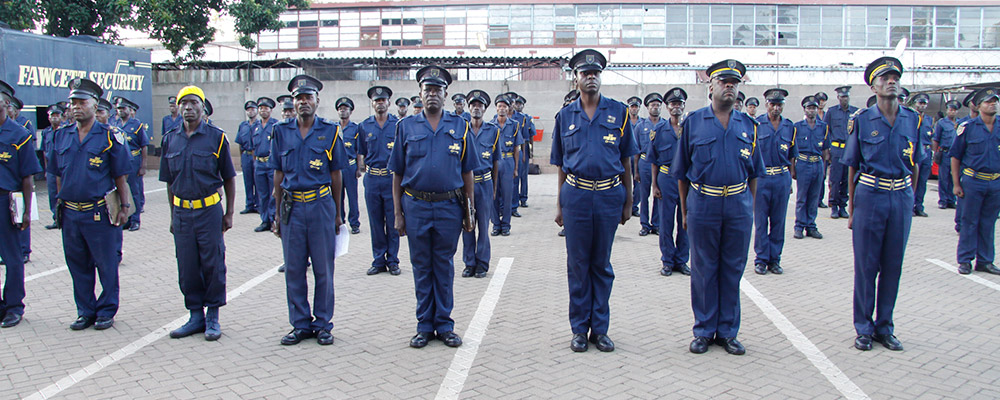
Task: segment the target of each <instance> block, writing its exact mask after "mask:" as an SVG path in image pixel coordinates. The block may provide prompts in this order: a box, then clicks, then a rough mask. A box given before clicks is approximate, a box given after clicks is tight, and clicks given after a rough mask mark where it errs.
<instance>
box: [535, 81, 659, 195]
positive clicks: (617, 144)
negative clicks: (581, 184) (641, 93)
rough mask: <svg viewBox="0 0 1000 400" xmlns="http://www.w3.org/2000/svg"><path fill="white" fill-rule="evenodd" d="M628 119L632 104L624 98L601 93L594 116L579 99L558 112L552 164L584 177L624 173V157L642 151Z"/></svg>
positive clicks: (601, 177)
mask: <svg viewBox="0 0 1000 400" xmlns="http://www.w3.org/2000/svg"><path fill="white" fill-rule="evenodd" d="M628 122H629V121H628V107H626V106H625V104H624V103H622V102H620V101H617V100H613V99H610V98H607V97H604V95H601V99H600V100H599V102H598V104H597V111H596V112H595V113H594V118H593V119H590V118H588V117H587V113H586V112H584V111H583V105H582V104H581V103H580V99H577V100H576V101H574V102H572V103H570V104H569V105H568V106H566V107H563V109H561V110H559V113H557V114H556V122H555V126H554V128H553V129H552V154H551V157H550V159H549V163H551V164H552V165H556V166H558V167H560V168H562V170H563V172H565V173H567V174H573V175H576V176H578V177H580V178H584V179H608V178H611V177H614V176H617V175H620V174H622V173H624V172H625V166H623V165H622V159H623V158H626V157H632V156H634V155H636V154H638V153H639V147H638V146H637V145H636V143H635V141H634V140H633V139H634V137H635V135H633V134H632V132H630V131H629V129H628V128H629V125H628ZM633 173H634V171H633Z"/></svg>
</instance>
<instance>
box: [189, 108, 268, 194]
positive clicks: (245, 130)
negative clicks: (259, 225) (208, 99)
mask: <svg viewBox="0 0 1000 400" xmlns="http://www.w3.org/2000/svg"><path fill="white" fill-rule="evenodd" d="M175 107H176V106H175ZM243 110H244V111H245V112H246V114H247V120H246V121H242V122H240V127H239V129H238V130H237V131H236V144H238V145H240V167H241V168H242V169H243V188H244V189H245V191H246V196H247V200H246V207H245V208H244V209H243V211H240V214H250V213H255V212H257V197H258V196H257V189H256V187H255V186H254V172H253V162H254V159H253V137H254V135H256V134H257V130H258V129H260V120H258V119H257V102H256V101H253V100H250V101H247V102H246V103H243ZM265 190H270V188H267V189H265Z"/></svg>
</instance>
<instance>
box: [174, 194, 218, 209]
mask: <svg viewBox="0 0 1000 400" xmlns="http://www.w3.org/2000/svg"><path fill="white" fill-rule="evenodd" d="M220 201H222V195H220V194H219V192H215V194H213V195H211V196H208V197H206V198H204V199H198V200H184V199H182V198H180V197H177V196H174V207H180V208H189V209H192V210H197V209H200V208H205V207H211V206H214V205H216V204H219V202H220Z"/></svg>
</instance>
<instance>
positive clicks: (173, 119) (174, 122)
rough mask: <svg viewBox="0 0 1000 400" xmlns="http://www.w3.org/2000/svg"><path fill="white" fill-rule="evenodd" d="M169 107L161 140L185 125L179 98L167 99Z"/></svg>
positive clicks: (164, 119) (161, 125)
mask: <svg viewBox="0 0 1000 400" xmlns="http://www.w3.org/2000/svg"><path fill="white" fill-rule="evenodd" d="M167 105H168V106H169V107H170V115H165V116H163V120H161V121H160V138H163V137H164V136H167V132H170V131H171V130H173V129H174V128H176V127H179V126H181V124H183V123H184V118H181V114H180V109H179V108H178V107H177V97H176V96H170V97H167ZM254 108H255V109H256V108H257V107H254ZM255 112H256V111H255ZM255 115H256V114H255ZM250 179H253V174H250Z"/></svg>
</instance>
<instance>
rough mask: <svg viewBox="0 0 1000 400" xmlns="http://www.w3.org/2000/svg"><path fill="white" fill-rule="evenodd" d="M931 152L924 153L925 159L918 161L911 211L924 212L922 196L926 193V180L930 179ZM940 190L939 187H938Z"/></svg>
mask: <svg viewBox="0 0 1000 400" xmlns="http://www.w3.org/2000/svg"><path fill="white" fill-rule="evenodd" d="M930 153H931V151H930V150H929V149H928V150H926V151H925V154H927V157H924V158H923V159H922V160H920V176H918V177H917V185H916V189H915V190H914V191H913V211H914V212H916V211H924V195H925V194H926V193H927V180H928V179H930V177H931V165H932V163H933V162H934V160H932V159H931V157H930ZM938 190H940V186H938Z"/></svg>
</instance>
